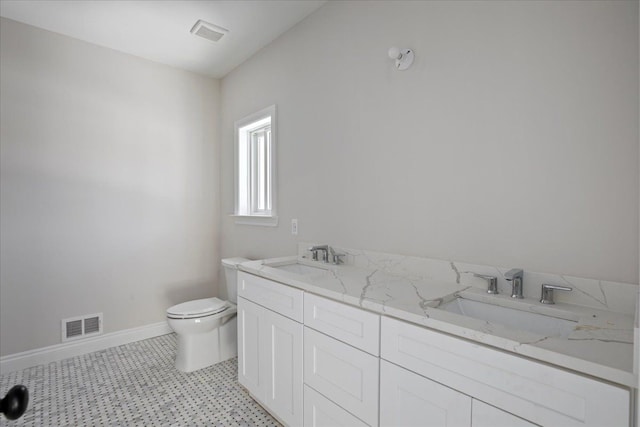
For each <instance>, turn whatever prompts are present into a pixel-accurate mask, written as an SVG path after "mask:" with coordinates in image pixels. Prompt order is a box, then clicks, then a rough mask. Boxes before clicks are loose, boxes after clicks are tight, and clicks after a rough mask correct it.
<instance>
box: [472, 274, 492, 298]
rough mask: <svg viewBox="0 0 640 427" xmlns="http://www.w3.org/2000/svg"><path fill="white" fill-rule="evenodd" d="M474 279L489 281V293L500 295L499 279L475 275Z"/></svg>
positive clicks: (486, 275)
mask: <svg viewBox="0 0 640 427" xmlns="http://www.w3.org/2000/svg"><path fill="white" fill-rule="evenodd" d="M473 277H479V278H481V279H485V280H486V281H487V285H488V287H487V293H488V294H493V295H496V294H497V293H498V278H497V277H496V276H491V275H489V274H478V273H473Z"/></svg>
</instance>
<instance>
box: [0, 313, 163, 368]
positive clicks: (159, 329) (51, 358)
mask: <svg viewBox="0 0 640 427" xmlns="http://www.w3.org/2000/svg"><path fill="white" fill-rule="evenodd" d="M171 332H172V331H171V328H170V327H169V325H168V324H167V322H158V323H152V324H150V325H145V326H140V327H137V328H131V329H125V330H123V331H117V332H110V333H108V334H104V335H100V336H97V337H93V338H87V339H86V340H78V341H71V342H66V343H62V344H55V345H51V346H49V347H42V348H37V349H35V350H28V351H23V352H22V353H15V354H9V355H7V356H2V357H0V374H6V373H8V372H13V371H18V370H20V369H25V368H30V367H32V366H38V365H44V364H47V363H51V362H55V361H58V360H62V359H67V358H69V357H75V356H80V355H83V354H87V353H92V352H94V351H100V350H104V349H105V348H109V347H116V346H119V345H123V344H128V343H131V342H135V341H140V340H145V339H147V338H153V337H158V336H160V335H166V334H169V333H171Z"/></svg>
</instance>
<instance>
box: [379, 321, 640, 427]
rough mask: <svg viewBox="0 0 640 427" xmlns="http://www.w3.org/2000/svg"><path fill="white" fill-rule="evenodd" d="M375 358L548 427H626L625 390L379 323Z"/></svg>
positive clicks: (438, 336)
mask: <svg viewBox="0 0 640 427" xmlns="http://www.w3.org/2000/svg"><path fill="white" fill-rule="evenodd" d="M381 357H382V358H384V359H386V360H389V361H391V362H393V363H396V364H398V365H400V366H403V367H405V368H407V369H409V370H412V371H414V372H417V373H419V374H420V375H423V376H425V377H427V378H430V379H432V380H434V381H437V382H439V383H442V384H446V385H447V386H449V387H451V388H453V389H455V390H458V391H460V392H462V393H465V394H467V395H469V396H472V397H478V398H479V399H482V400H483V401H484V402H486V403H488V404H490V405H493V406H497V407H499V408H502V409H504V410H506V411H508V412H510V413H513V414H515V415H517V416H519V417H522V418H525V419H527V420H530V421H531V422H533V423H536V424H541V425H549V426H552V425H553V426H560V425H561V426H605V425H606V426H614V425H615V426H628V425H629V422H630V421H629V414H630V394H629V390H627V389H624V388H621V387H616V386H613V385H610V384H606V383H602V382H600V381H596V380H593V379H590V378H586V377H583V376H581V375H577V374H573V373H571V372H568V371H565V370H562V369H558V368H554V367H551V366H548V365H544V364H541V363H537V362H533V361H530V360H527V359H524V358H521V357H518V356H514V355H512V354H508V353H505V352H501V351H497V350H493V349H491V348H489V347H485V346H482V345H479V344H475V343H472V342H469V341H465V340H462V339H459V338H454V337H451V336H449V335H445V334H442V333H438V332H435V331H432V330H429V329H426V328H422V327H419V326H416V325H411V324H408V323H405V322H400V321H398V320H395V319H389V318H383V319H382V323H381Z"/></svg>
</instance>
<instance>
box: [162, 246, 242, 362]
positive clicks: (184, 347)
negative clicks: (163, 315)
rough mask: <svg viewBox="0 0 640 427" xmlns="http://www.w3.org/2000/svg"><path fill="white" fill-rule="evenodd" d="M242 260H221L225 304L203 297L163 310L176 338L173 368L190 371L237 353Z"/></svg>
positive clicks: (218, 300)
mask: <svg viewBox="0 0 640 427" xmlns="http://www.w3.org/2000/svg"><path fill="white" fill-rule="evenodd" d="M246 261H249V260H248V259H246V258H227V259H223V260H222V265H223V267H224V272H225V279H226V281H227V294H228V298H229V301H222V300H220V299H218V298H204V299H197V300H193V301H187V302H183V303H182V304H178V305H174V306H173V307H170V308H168V309H167V322H168V323H169V326H170V327H171V329H173V331H174V332H175V333H176V334H177V335H178V349H177V354H176V368H177V369H178V370H179V371H183V372H193V371H196V370H198V369H202V368H206V367H207V366H211V365H213V364H216V363H218V362H222V361H225V360H227V359H230V358H232V357H235V356H236V355H237V353H238V346H237V335H236V334H237V322H236V312H237V307H236V304H235V303H236V302H237V288H236V277H237V270H238V264H241V263H243V262H246Z"/></svg>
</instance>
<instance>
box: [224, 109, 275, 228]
mask: <svg viewBox="0 0 640 427" xmlns="http://www.w3.org/2000/svg"><path fill="white" fill-rule="evenodd" d="M267 119H270V125H269V126H270V128H271V130H270V133H271V138H270V142H269V145H270V146H269V150H268V153H267V157H268V158H269V159H270V166H269V167H268V169H269V173H268V176H267V177H268V179H267V181H268V189H267V190H266V193H267V194H268V195H270V196H271V203H270V204H271V210H270V211H267V213H260V211H259V210H252V205H253V204H254V201H251V200H250V199H251V198H252V197H254V196H255V194H256V192H255V188H254V186H255V180H254V179H253V178H254V175H255V174H253V173H252V172H253V168H252V165H251V162H252V155H251V153H252V150H251V148H250V147H251V144H253V141H252V139H251V135H252V134H253V133H254V132H255V131H258V130H261V129H263V128H265V127H266V126H267V124H266V123H264V122H265V121H266V120H267ZM261 121H262V122H263V123H259V122H261ZM254 124H255V126H252V125H254ZM277 138H278V130H277V109H276V106H275V105H270V106H269V107H266V108H263V109H262V110H260V111H257V112H255V113H253V114H250V115H248V116H246V117H244V118H242V119H240V120H236V121H235V123H234V141H233V144H234V169H235V171H234V187H235V188H234V213H233V214H232V216H234V217H235V219H236V220H235V222H236V224H244V225H262V226H271V227H275V226H277V225H278V216H277V180H276V176H277V173H276V172H277V163H276V144H277ZM241 161H243V163H244V166H243V165H242V164H241V163H240V162H241ZM245 162H246V163H245ZM266 203H267V205H268V204H269V203H268V201H267V202H266Z"/></svg>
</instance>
